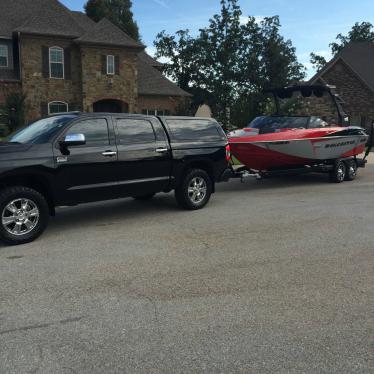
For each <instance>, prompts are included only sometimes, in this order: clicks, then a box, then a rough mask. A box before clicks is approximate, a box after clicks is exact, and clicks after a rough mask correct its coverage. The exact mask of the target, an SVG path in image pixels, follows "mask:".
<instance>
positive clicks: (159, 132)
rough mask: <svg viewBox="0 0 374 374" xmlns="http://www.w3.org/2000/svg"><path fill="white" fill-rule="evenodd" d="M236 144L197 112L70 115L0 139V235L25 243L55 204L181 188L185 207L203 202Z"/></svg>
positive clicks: (40, 229) (146, 196) (222, 173)
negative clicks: (188, 114) (182, 114)
mask: <svg viewBox="0 0 374 374" xmlns="http://www.w3.org/2000/svg"><path fill="white" fill-rule="evenodd" d="M229 157H230V148H229V146H228V143H227V139H226V135H225V133H224V132H223V130H222V129H221V127H220V126H219V124H218V123H217V122H216V121H214V120H211V119H206V118H193V117H154V116H144V115H130V114H107V113H64V114H61V115H56V116H50V117H48V118H44V119H41V120H39V121H36V122H34V123H33V124H31V125H29V126H27V127H25V128H24V129H22V130H20V131H18V132H16V133H14V134H12V135H10V136H9V137H8V138H7V139H6V140H5V141H4V142H1V143H0V214H1V225H0V239H1V240H2V241H4V242H6V243H7V244H22V243H27V242H30V241H32V240H34V239H36V238H37V237H38V236H39V235H40V234H41V233H42V232H43V231H44V229H45V228H46V226H47V223H48V219H49V216H50V215H54V214H55V207H57V206H70V205H76V204H80V203H85V202H92V201H99V200H108V199H115V198H120V197H134V198H135V199H140V200H146V199H150V198H152V197H153V196H154V195H155V194H156V193H158V192H170V191H172V190H175V196H176V200H177V202H178V203H179V205H180V206H181V207H183V208H185V209H191V210H193V209H200V208H202V207H204V206H205V205H206V204H207V202H208V201H209V199H210V195H211V193H212V192H214V186H215V182H219V181H223V180H227V179H228V176H229V175H230V172H229V171H228V169H227V168H228V160H229Z"/></svg>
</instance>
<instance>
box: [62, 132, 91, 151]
mask: <svg viewBox="0 0 374 374" xmlns="http://www.w3.org/2000/svg"><path fill="white" fill-rule="evenodd" d="M85 144H86V137H85V136H84V135H83V134H70V135H66V136H65V139H64V140H62V141H60V146H61V147H64V148H69V147H74V146H79V145H85Z"/></svg>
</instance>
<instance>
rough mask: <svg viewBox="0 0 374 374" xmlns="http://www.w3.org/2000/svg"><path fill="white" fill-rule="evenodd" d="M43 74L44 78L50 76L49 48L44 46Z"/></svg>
mask: <svg viewBox="0 0 374 374" xmlns="http://www.w3.org/2000/svg"><path fill="white" fill-rule="evenodd" d="M42 75H43V78H49V48H48V47H44V46H43V47H42Z"/></svg>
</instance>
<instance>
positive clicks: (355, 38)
mask: <svg viewBox="0 0 374 374" xmlns="http://www.w3.org/2000/svg"><path fill="white" fill-rule="evenodd" d="M335 39H336V42H333V43H330V45H329V46H330V48H331V52H332V54H333V56H335V55H337V54H338V53H339V52H340V51H341V50H342V49H343V48H344V47H345V46H346V45H347V44H348V43H350V42H374V26H373V25H372V24H371V23H370V22H362V23H359V22H356V23H355V24H354V26H353V27H352V29H351V30H350V31H349V32H348V34H347V35H343V34H338V35H337V36H336V38H335ZM310 57H311V59H310V62H311V63H312V64H313V66H314V67H315V68H316V69H317V70H320V69H321V68H322V67H323V66H324V65H326V59H325V58H324V57H322V56H319V55H317V54H315V53H311V54H310Z"/></svg>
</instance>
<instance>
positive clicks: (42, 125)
mask: <svg viewBox="0 0 374 374" xmlns="http://www.w3.org/2000/svg"><path fill="white" fill-rule="evenodd" d="M74 118H76V115H74V114H69V115H64V116H57V117H49V118H44V119H41V120H39V121H36V122H34V123H32V124H30V125H28V126H26V127H24V128H22V129H20V130H17V131H16V132H14V133H12V134H10V135H9V136H8V137H7V138H6V139H5V141H6V142H9V143H21V144H43V143H48V142H49V141H50V139H51V138H52V137H53V136H54V135H56V134H57V132H58V131H59V130H60V129H61V128H62V127H63V126H64V125H65V124H66V123H68V122H69V121H71V120H72V119H74Z"/></svg>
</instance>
